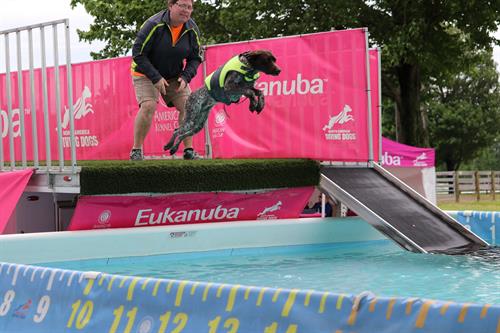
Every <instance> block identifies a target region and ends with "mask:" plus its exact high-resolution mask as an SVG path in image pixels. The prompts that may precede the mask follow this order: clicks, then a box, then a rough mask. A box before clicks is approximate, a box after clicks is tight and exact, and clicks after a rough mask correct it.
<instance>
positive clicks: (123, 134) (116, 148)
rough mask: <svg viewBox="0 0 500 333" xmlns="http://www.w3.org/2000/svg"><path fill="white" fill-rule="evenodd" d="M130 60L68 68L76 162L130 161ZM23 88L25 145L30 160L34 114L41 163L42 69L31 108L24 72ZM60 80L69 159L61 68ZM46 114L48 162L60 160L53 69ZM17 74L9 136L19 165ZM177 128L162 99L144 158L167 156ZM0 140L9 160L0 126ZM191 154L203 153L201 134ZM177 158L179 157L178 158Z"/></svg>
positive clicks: (2, 112)
mask: <svg viewBox="0 0 500 333" xmlns="http://www.w3.org/2000/svg"><path fill="white" fill-rule="evenodd" d="M130 62H131V59H130V57H124V58H116V59H109V60H101V61H91V62H86V63H81V64H76V65H73V66H72V70H73V99H74V112H73V114H74V118H75V136H76V138H75V139H76V146H77V158H78V159H80V160H112V159H128V158H129V153H130V149H131V147H132V143H133V128H134V120H135V115H136V114H137V111H138V105H137V102H136V99H135V93H134V89H133V86H132V81H131V76H130ZM22 77H23V87H24V98H23V101H24V118H25V124H26V142H27V155H28V159H30V160H31V159H33V144H32V142H33V141H32V140H33V139H32V138H33V133H32V130H31V129H32V127H31V122H32V117H33V113H34V112H36V120H37V128H38V129H37V132H38V136H37V137H38V142H39V158H40V159H41V160H45V158H46V151H45V144H43V143H44V142H45V136H44V135H45V134H44V124H45V122H44V114H43V104H44V99H43V90H42V84H41V83H42V78H41V70H36V71H35V96H36V98H35V105H31V97H30V94H29V91H30V81H29V80H30V76H29V72H28V71H24V72H23V75H22ZM59 77H60V78H61V90H60V93H61V111H60V113H61V122H62V131H63V147H64V156H65V158H66V159H70V158H71V156H70V149H69V147H70V137H69V135H70V125H69V118H70V114H69V105H68V99H67V86H66V82H67V81H66V67H60V74H59ZM47 78H48V81H47V87H48V99H47V106H48V110H49V131H50V138H51V140H50V144H51V150H50V151H51V158H52V159H53V160H57V159H58V157H59V156H58V146H57V145H58V140H57V111H56V110H57V109H56V94H55V80H54V68H49V69H48V70H47ZM17 82H18V79H17V73H13V74H12V75H11V86H12V89H11V90H12V94H11V96H12V108H13V124H14V128H13V130H14V131H13V136H14V144H15V156H16V159H17V160H21V138H20V136H21V123H20V122H21V117H20V110H19V97H18V89H17ZM201 82H202V75H197V76H196V77H195V79H194V80H193V81H192V82H191V87H192V89H195V88H198V87H199V86H200V85H201ZM6 85H7V84H6V75H5V74H2V75H0V118H1V119H0V123H1V124H7V123H8V111H7V110H8V106H7V95H6V93H7V87H6ZM177 124H178V112H177V110H176V109H175V108H169V107H167V106H166V105H165V104H164V102H163V100H160V103H159V106H158V110H157V112H156V113H155V116H154V120H153V124H152V126H151V130H150V132H149V134H148V136H147V138H146V141H145V144H144V152H145V155H146V158H148V157H149V158H158V157H163V156H170V155H168V154H167V155H165V154H164V152H163V145H164V144H165V143H166V142H167V141H168V139H170V136H171V135H172V132H173V130H174V128H175V127H176V126H177ZM1 129H2V133H1V134H2V139H3V140H2V141H3V144H4V146H3V147H4V155H5V159H6V160H7V161H10V150H9V135H10V134H9V131H8V127H7V126H2V127H1ZM194 146H195V149H196V150H197V151H198V152H200V154H204V152H205V140H204V135H203V131H202V132H201V134H199V135H198V136H196V138H194ZM179 154H180V153H179Z"/></svg>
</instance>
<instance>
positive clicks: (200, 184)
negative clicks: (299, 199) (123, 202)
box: [79, 159, 319, 195]
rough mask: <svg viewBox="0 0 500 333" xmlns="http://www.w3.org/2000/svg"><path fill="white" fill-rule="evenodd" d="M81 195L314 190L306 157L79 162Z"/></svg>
mask: <svg viewBox="0 0 500 333" xmlns="http://www.w3.org/2000/svg"><path fill="white" fill-rule="evenodd" d="M79 166H81V167H82V171H81V174H80V190H81V192H80V193H81V194H82V195H97V194H125V193H172V192H207V191H240V190H256V189H266V188H285V187H300V186H315V185H318V183H319V164H318V163H317V162H316V161H313V160H307V159H241V160H194V161H184V160H145V161H138V162H131V161H79Z"/></svg>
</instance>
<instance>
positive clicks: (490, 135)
mask: <svg viewBox="0 0 500 333" xmlns="http://www.w3.org/2000/svg"><path fill="white" fill-rule="evenodd" d="M471 57H473V58H474V59H475V61H476V63H472V64H471V65H470V66H468V67H466V68H465V69H464V70H462V71H460V72H459V73H457V74H455V75H450V76H449V77H448V78H446V79H443V80H442V81H441V82H440V83H439V84H434V85H431V86H430V88H429V96H428V97H427V99H428V101H427V102H426V104H427V107H428V110H429V111H428V112H429V128H430V131H431V133H432V137H431V142H432V146H434V147H436V148H437V163H438V164H440V163H444V164H445V165H446V169H447V170H458V169H459V167H460V165H461V164H462V163H464V162H467V161H471V160H473V159H474V158H475V157H477V156H478V155H479V154H480V153H481V151H483V150H484V149H485V148H487V147H490V146H492V145H493V144H494V143H495V140H496V142H498V140H499V138H500V126H499V124H500V83H499V77H498V73H497V71H496V67H495V63H494V62H493V60H492V59H491V58H492V55H491V52H482V53H479V54H473V55H472V56H471Z"/></svg>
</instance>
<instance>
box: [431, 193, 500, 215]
mask: <svg viewBox="0 0 500 333" xmlns="http://www.w3.org/2000/svg"><path fill="white" fill-rule="evenodd" d="M438 206H439V208H441V209H442V210H474V211H484V212H498V211H500V195H497V196H496V200H492V198H491V197H488V196H486V197H484V198H481V200H480V201H477V200H476V197H475V195H471V196H468V195H463V196H460V202H455V201H454V200H450V199H445V200H443V199H440V198H439V197H438Z"/></svg>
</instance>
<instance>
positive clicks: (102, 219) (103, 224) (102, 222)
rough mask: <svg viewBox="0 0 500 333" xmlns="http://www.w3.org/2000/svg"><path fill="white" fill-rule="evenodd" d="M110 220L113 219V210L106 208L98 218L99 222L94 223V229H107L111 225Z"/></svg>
mask: <svg viewBox="0 0 500 333" xmlns="http://www.w3.org/2000/svg"><path fill="white" fill-rule="evenodd" d="M109 220H111V211H110V210H107V209H106V210H105V211H103V212H102V213H101V214H100V215H99V217H98V218H97V224H96V225H94V229H105V228H109V227H111V223H110V222H109Z"/></svg>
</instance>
